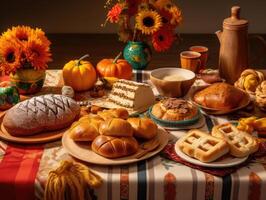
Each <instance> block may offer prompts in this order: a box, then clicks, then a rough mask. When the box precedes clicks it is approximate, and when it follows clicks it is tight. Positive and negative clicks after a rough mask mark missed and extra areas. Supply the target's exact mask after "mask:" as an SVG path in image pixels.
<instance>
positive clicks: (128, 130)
mask: <svg viewBox="0 0 266 200" xmlns="http://www.w3.org/2000/svg"><path fill="white" fill-rule="evenodd" d="M99 132H100V134H101V135H107V136H118V137H123V136H124V137H131V136H133V129H132V127H131V125H130V123H129V122H127V121H126V120H124V119H120V118H111V119H107V120H106V121H104V122H103V123H101V124H100V127H99Z"/></svg>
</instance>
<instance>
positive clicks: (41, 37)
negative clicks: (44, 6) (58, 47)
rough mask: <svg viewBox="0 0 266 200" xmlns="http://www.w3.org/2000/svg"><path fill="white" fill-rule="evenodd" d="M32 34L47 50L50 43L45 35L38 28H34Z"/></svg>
mask: <svg viewBox="0 0 266 200" xmlns="http://www.w3.org/2000/svg"><path fill="white" fill-rule="evenodd" d="M34 34H35V35H36V36H37V38H39V39H40V40H41V41H42V43H43V45H44V46H46V47H47V48H48V47H49V46H50V45H51V42H50V41H49V40H48V38H47V37H46V36H45V33H44V32H43V31H42V29H40V28H36V29H35V31H34Z"/></svg>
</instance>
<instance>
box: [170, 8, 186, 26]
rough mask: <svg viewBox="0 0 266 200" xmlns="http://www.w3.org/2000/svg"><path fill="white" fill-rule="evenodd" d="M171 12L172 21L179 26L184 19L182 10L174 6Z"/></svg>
mask: <svg viewBox="0 0 266 200" xmlns="http://www.w3.org/2000/svg"><path fill="white" fill-rule="evenodd" d="M169 12H170V13H171V14H172V19H171V21H170V23H171V24H172V25H175V26H178V25H179V24H180V23H181V21H182V20H183V17H182V12H181V10H180V9H179V8H178V7H176V6H172V7H171V8H170V9H169Z"/></svg>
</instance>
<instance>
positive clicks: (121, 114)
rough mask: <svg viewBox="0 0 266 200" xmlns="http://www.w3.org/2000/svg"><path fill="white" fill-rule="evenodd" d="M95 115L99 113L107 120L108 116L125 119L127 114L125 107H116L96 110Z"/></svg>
mask: <svg viewBox="0 0 266 200" xmlns="http://www.w3.org/2000/svg"><path fill="white" fill-rule="evenodd" d="M97 115H99V116H100V117H101V118H103V119H104V120H107V119H110V118H121V119H127V118H128V115H129V114H128V111H127V110H126V109H125V108H116V109H110V110H103V111H100V112H97Z"/></svg>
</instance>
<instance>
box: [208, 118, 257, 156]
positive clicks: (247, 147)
mask: <svg viewBox="0 0 266 200" xmlns="http://www.w3.org/2000/svg"><path fill="white" fill-rule="evenodd" d="M212 135H213V136H214V137H217V138H221V139H225V140H226V142H227V143H228V145H229V148H230V154H231V155H233V156H235V157H245V156H248V155H249V154H251V153H254V152H256V151H257V150H258V147H259V144H258V141H257V140H256V138H254V137H253V136H251V135H250V134H248V133H246V132H244V131H240V130H238V129H237V128H236V127H235V126H233V125H232V124H230V123H226V124H221V125H218V126H214V127H213V129H212Z"/></svg>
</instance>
